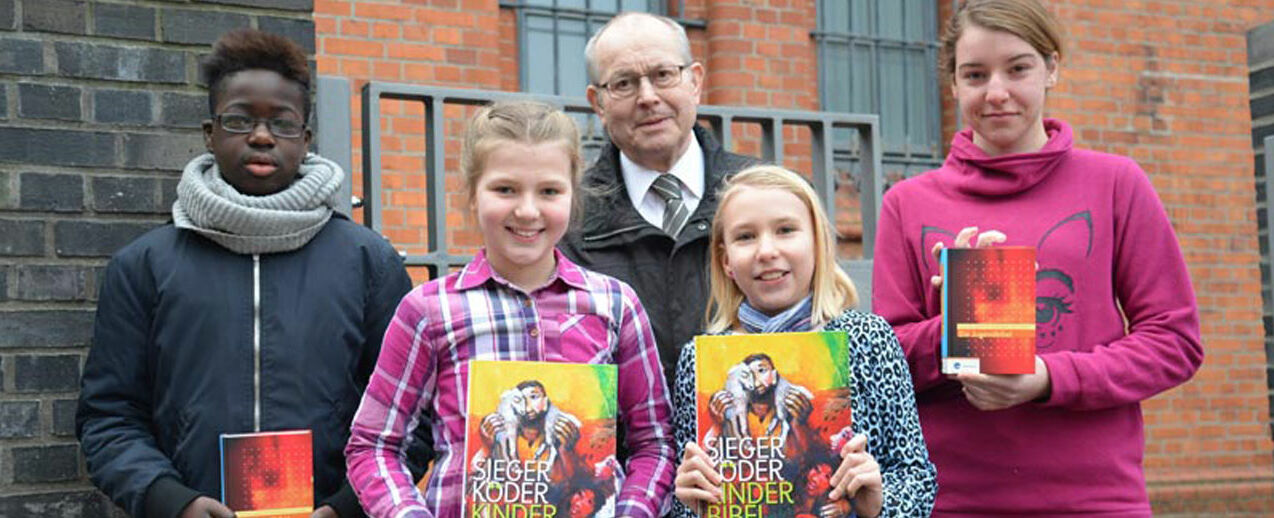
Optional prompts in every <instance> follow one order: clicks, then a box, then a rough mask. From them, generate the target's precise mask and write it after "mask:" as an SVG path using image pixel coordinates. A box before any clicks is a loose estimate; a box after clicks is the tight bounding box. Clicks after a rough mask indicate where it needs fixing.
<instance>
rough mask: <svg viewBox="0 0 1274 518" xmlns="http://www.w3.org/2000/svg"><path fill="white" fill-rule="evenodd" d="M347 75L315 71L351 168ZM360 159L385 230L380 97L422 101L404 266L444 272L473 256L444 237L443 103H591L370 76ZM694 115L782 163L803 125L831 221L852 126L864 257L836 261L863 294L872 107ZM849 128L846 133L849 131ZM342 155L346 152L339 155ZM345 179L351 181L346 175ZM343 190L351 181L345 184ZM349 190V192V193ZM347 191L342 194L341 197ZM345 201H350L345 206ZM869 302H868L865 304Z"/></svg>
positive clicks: (876, 160) (333, 141)
mask: <svg viewBox="0 0 1274 518" xmlns="http://www.w3.org/2000/svg"><path fill="white" fill-rule="evenodd" d="M348 92H349V83H348V81H347V80H345V79H342V78H333V77H320V78H319V87H318V109H317V117H318V127H319V132H318V133H319V139H318V147H319V150H320V152H322V153H323V154H324V156H326V157H327V158H330V159H333V160H335V161H336V162H337V163H340V164H341V165H342V166H344V167H346V170H349V166H350V165H352V164H351V163H350V158H349V157H350V149H349V148H350V141H351V138H350V137H351V134H352V133H351V128H350V124H349V123H350V119H351V117H350V113H349V97H348ZM361 97H362V128H363V138H362V160H363V203H362V207H361V208H362V210H363V224H364V225H366V226H368V227H370V228H371V229H373V230H375V231H377V232H382V230H383V228H382V227H383V225H384V220H383V218H382V216H381V212H382V210H383V203H382V196H381V195H380V193H381V190H382V183H381V153H380V150H381V136H382V130H381V124H380V119H381V106H380V101H381V100H397V101H410V102H419V103H421V104H422V105H423V108H424V114H425V115H424V122H425V135H424V139H425V151H424V153H425V171H424V173H425V185H426V191H427V194H426V200H427V206H426V207H425V210H426V214H427V222H428V223H427V229H426V230H427V232H426V234H427V241H426V247H427V250H428V252H427V253H425V254H408V255H406V256H405V257H404V260H405V262H406V264H407V265H408V266H424V267H427V268H429V271H430V275H431V276H437V275H445V272H447V271H448V270H449V268H450V267H454V266H461V265H463V264H465V263H467V262H468V261H469V260H470V259H471V257H469V256H464V255H455V254H452V253H450V251H449V249H450V246H449V244H448V242H447V227H446V210H447V204H446V195H447V189H446V184H445V173H446V167H445V164H446V158H447V157H446V154H445V146H444V143H445V141H446V139H447V135H446V134H445V133H444V131H445V128H446V125H445V124H444V122H445V120H444V110H443V108H444V106H446V105H464V106H480V105H484V104H487V103H490V102H495V101H505V100H519V99H532V100H536V101H541V102H545V103H548V104H551V105H554V106H558V107H560V108H561V109H562V110H564V111H566V112H567V113H570V114H580V115H591V114H592V113H593V110H592V107H591V106H589V104H588V102H587V101H586V100H585V99H584V98H582V97H566V96H553V95H536V94H527V93H520V92H501V91H489V90H469V89H457V88H440V87H432V86H418V85H410V84H401V83H385V82H370V83H368V84H366V85H365V86H364V87H363V90H362V95H361ZM698 115H699V119H700V121H702V122H707V123H708V125H709V126H710V127H711V129H712V130H713V132H714V133H715V134H716V137H717V140H718V141H719V142H720V143H721V145H722V146H724V147H725V148H726V149H731V148H732V146H731V144H732V143H733V142H734V135H733V126H734V124H735V123H743V124H755V125H757V126H759V127H760V129H761V134H762V137H761V143H760V145H761V157H760V158H761V159H762V160H765V161H767V162H773V163H780V164H781V163H782V162H783V159H784V139H783V130H784V128H787V127H805V128H808V130H809V132H810V137H811V150H812V152H811V156H810V159H811V164H812V165H811V171H810V173H811V175H810V176H811V178H812V179H813V184H814V188H815V190H816V192H818V195H819V199H820V201H821V202H822V203H823V206H824V209H825V210H826V211H827V216H828V218H830V220H831V221H833V222H835V221H836V210H837V209H836V175H837V172H836V168H835V159H836V157H835V156H834V150H835V149H837V148H838V147H839V148H843V147H845V146H843V145H842V146H836V145H834V144H835V143H834V142H833V134H834V133H838V132H834V131H833V130H834V129H839V128H845V129H849V130H853V131H852V132H856V133H857V136H858V139H857V146H856V148H855V149H856V150H857V153H856V155H857V156H856V157H855V159H856V166H857V169H858V173H859V174H858V175H857V176H858V178H857V181H858V188H859V197H860V210H861V217H862V225H863V242H862V245H863V258H862V259H851V260H841V261H840V262H841V265H842V266H843V267H844V268H845V269H846V271H847V272H848V273H849V274H850V277H851V278H853V280H854V282H855V284H857V285H858V290H859V293H861V294H862V298H863V299H864V300H869V299H870V296H869V294H870V293H871V259H872V257H873V245H874V243H875V235H876V232H875V230H876V220H877V217H878V215H879V214H880V201H881V196H882V194H883V193H882V190H883V186H884V181H883V179H882V176H881V175H882V173H881V171H882V169H881V146H880V123H879V120H878V117H877V116H876V115H871V114H849V113H833V112H814V111H797V110H768V109H755V108H745V107H737V106H708V105H702V106H699V110H698ZM852 132H851V133H852ZM342 158H343V159H344V160H343V161H342ZM347 183H348V182H347ZM347 192H348V188H347ZM346 198H347V197H346ZM342 199H345V198H342ZM349 209H350V208H349V207H347V208H346V210H349ZM864 307H866V303H865V304H864Z"/></svg>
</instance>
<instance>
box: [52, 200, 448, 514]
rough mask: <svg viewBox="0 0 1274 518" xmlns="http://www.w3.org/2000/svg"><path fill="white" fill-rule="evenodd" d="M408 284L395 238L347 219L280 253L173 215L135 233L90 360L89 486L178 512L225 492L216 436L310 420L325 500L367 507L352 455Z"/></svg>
mask: <svg viewBox="0 0 1274 518" xmlns="http://www.w3.org/2000/svg"><path fill="white" fill-rule="evenodd" d="M410 288H411V281H410V279H409V278H408V277H407V273H406V271H405V270H404V268H403V261H402V259H401V258H400V257H399V255H398V254H397V252H395V251H394V249H393V247H392V246H390V244H389V243H388V242H386V241H385V239H383V238H381V237H380V236H378V235H376V234H375V233H374V232H372V231H370V230H368V229H366V228H364V227H362V226H359V225H357V224H355V223H353V222H351V221H350V220H349V219H347V218H345V217H343V216H341V215H339V214H334V215H333V217H332V219H331V220H330V221H329V222H328V223H327V224H326V226H325V227H324V228H323V230H321V231H320V232H319V233H318V235H316V236H315V237H314V238H313V239H312V240H311V241H310V242H309V243H307V244H306V245H305V246H303V247H301V248H300V249H298V250H295V251H292V252H285V253H277V254H262V255H243V254H236V253H233V252H230V251H229V250H226V249H225V248H222V247H221V246H219V245H217V244H215V243H213V242H212V241H209V240H207V239H205V238H203V237H201V236H199V235H198V234H196V233H194V232H191V231H188V230H181V229H177V228H176V227H174V226H173V225H171V224H170V225H165V226H163V227H159V228H156V229H154V230H152V231H150V232H148V233H147V234H145V235H143V236H142V237H140V238H138V239H137V240H136V241H134V242H133V243H131V244H129V245H128V246H126V247H124V248H123V249H122V250H120V251H119V252H118V253H117V254H115V257H114V258H112V259H111V262H110V265H109V266H108V267H107V269H106V272H105V275H104V278H103V281H102V286H101V297H100V300H99V302H98V310H97V320H96V325H95V330H94V340H93V346H92V349H91V350H90V351H89V355H88V361H87V363H86V364H85V367H84V378H83V381H82V387H81V395H80V403H79V408H78V411H77V414H76V431H77V434H78V436H79V439H80V442H81V444H82V447H83V450H84V454H85V458H86V460H87V462H88V469H89V475H90V476H91V477H92V479H93V482H94V484H96V485H97V487H99V488H101V489H102V490H103V491H104V492H106V493H107V494H108V495H110V496H111V498H112V499H114V500H115V502H117V503H118V504H120V505H121V506H123V507H124V508H125V509H126V510H127V511H128V512H129V513H130V514H132V515H133V516H135V517H143V516H160V517H165V518H167V517H170V516H176V515H177V514H178V513H179V512H180V510H181V509H182V508H183V507H184V506H185V505H186V504H188V503H189V502H190V501H191V500H193V499H194V498H195V497H197V496H199V495H200V494H203V495H206V496H210V497H213V498H216V499H220V497H221V478H220V477H221V469H220V467H221V466H220V455H219V446H218V437H219V436H220V434H223V433H241V432H252V431H271V430H289V429H310V430H312V432H313V437H314V498H315V499H314V502H315V505H316V506H318V505H323V504H328V505H331V506H332V507H333V508H334V509H335V510H336V511H337V512H338V513H339V514H340V515H341V516H342V518H348V517H350V516H361V515H362V511H361V509H360V508H359V506H358V501H357V499H356V497H355V495H354V494H353V492H352V491H351V490H350V488H349V484H348V482H346V478H345V459H344V456H343V455H342V450H343V449H344V447H345V442H346V440H347V439H348V438H349V423H350V420H351V419H352V417H353V415H354V411H355V410H356V409H357V406H358V403H359V399H360V397H361V395H362V392H363V389H364V388H365V387H366V384H367V379H368V377H369V375H370V374H371V372H372V369H373V368H374V366H375V364H376V358H377V355H378V354H379V352H380V343H381V338H382V337H383V336H384V333H385V326H386V325H388V323H389V321H390V319H391V317H392V316H393V313H394V310H395V308H396V307H397V305H398V301H399V299H401V298H402V296H403V295H404V294H406V293H407V291H408V290H409V289H410ZM417 444H418V447H427V446H426V445H425V444H423V442H422V441H417ZM417 475H419V472H417Z"/></svg>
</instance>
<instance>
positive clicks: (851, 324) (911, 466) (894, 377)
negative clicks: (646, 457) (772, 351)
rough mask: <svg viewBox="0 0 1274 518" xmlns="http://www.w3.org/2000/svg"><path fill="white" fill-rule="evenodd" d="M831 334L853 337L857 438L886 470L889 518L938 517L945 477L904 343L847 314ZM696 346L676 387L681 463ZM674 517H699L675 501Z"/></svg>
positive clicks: (680, 366)
mask: <svg viewBox="0 0 1274 518" xmlns="http://www.w3.org/2000/svg"><path fill="white" fill-rule="evenodd" d="M822 330H823V331H845V332H846V333H847V334H848V335H849V347H850V358H851V361H852V362H853V364H852V365H851V366H850V368H851V369H852V370H853V373H854V378H853V387H852V391H851V393H852V394H853V396H852V397H853V399H852V402H851V405H852V408H853V416H854V424H853V428H854V432H855V433H861V434H866V435H867V451H868V453H871V454H872V455H873V456H874V457H875V458H876V462H877V463H879V464H880V474H881V480H882V482H883V484H882V485H883V488H884V505H883V506H882V507H881V512H880V516H881V517H882V518H894V517H925V516H929V514H930V513H931V512H932V511H933V502H934V496H935V494H936V493H937V489H938V483H937V471H936V470H935V469H934V466H933V463H931V462H929V452H928V450H926V449H925V440H924V435H923V434H922V433H921V431H920V418H919V417H917V415H916V394H915V392H914V391H913V389H912V385H911V373H910V371H908V370H907V361H906V359H905V358H904V356H903V352H902V347H901V346H899V345H898V337H897V336H895V335H894V331H893V329H892V328H890V327H889V323H887V322H885V319H883V318H881V317H879V316H877V315H873V314H870V313H862V312H859V311H855V310H852V309H851V310H847V311H845V312H844V313H842V314H841V315H840V316H838V317H836V318H835V319H833V320H832V321H831V322H828V323H827V325H825V326H823V329H822ZM694 390H695V345H694V342H693V341H691V342H689V343H687V344H685V345H683V346H682V347H681V356H680V358H678V361H677V375H676V378H674V380H673V391H672V406H673V434H674V436H675V438H676V441H677V459H681V457H682V454H683V453H684V451H683V450H684V449H685V444H686V443H687V442H690V441H693V440H695V401H694ZM669 516H673V517H676V518H691V517H694V516H695V514H694V512H693V511H691V510H690V509H689V508H688V507H686V506H684V505H682V503H681V502H680V501H677V500H676V498H675V497H674V498H673V509H672V512H671V514H670V515H669Z"/></svg>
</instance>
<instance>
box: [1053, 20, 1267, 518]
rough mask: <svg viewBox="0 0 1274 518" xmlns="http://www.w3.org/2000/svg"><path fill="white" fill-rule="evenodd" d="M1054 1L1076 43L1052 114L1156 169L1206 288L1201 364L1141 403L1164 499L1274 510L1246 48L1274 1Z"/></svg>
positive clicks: (1193, 268) (1153, 481)
mask: <svg viewBox="0 0 1274 518" xmlns="http://www.w3.org/2000/svg"><path fill="white" fill-rule="evenodd" d="M1258 4H1259V5H1258ZM1053 6H1054V7H1055V9H1056V12H1057V13H1058V14H1059V15H1060V17H1061V18H1062V19H1063V20H1064V22H1065V24H1066V26H1067V29H1068V31H1069V37H1070V42H1069V44H1068V46H1067V50H1068V51H1069V55H1068V56H1066V57H1065V58H1064V59H1063V60H1062V63H1063V65H1062V73H1061V81H1060V83H1059V87H1058V88H1057V90H1056V91H1055V92H1054V93H1053V94H1052V95H1051V98H1050V100H1049V107H1050V110H1049V111H1050V113H1049V114H1050V115H1051V116H1056V117H1061V118H1063V119H1066V120H1068V121H1070V122H1071V123H1072V125H1073V126H1074V130H1075V135H1076V139H1077V141H1078V142H1079V143H1080V145H1083V146H1085V147H1089V148H1094V149H1099V150H1102V151H1108V152H1112V153H1118V154H1122V155H1127V156H1130V157H1132V158H1134V159H1136V160H1137V162H1138V163H1139V164H1141V166H1142V167H1143V168H1144V169H1145V170H1146V172H1147V173H1148V174H1149V175H1150V178H1151V181H1152V182H1153V183H1154V185H1155V189H1156V190H1157V191H1158V192H1159V196H1160V198H1161V199H1162V200H1163V203H1164V206H1165V207H1166V208H1167V210H1168V214H1169V217H1170V218H1171V219H1172V221H1173V227H1174V228H1175V229H1176V232H1177V236H1178V239H1179V241H1180V243H1181V246H1182V249H1183V251H1184V252H1185V256H1186V261H1187V262H1188V263H1189V266H1190V273H1191V277H1192V279H1193V281H1194V287H1195V291H1196V294H1197V297H1198V302H1199V310H1200V316H1201V317H1202V330H1203V337H1204V346H1205V348H1206V350H1207V355H1208V356H1207V359H1206V361H1205V363H1204V367H1203V368H1202V369H1201V370H1200V371H1199V373H1198V375H1196V377H1195V379H1194V380H1193V381H1191V382H1190V383H1188V384H1186V385H1185V386H1183V387H1181V388H1178V389H1176V390H1172V391H1170V392H1168V393H1167V394H1164V395H1162V396H1159V397H1157V398H1154V399H1152V400H1151V401H1149V402H1147V403H1146V404H1145V405H1144V411H1145V420H1146V460H1145V464H1146V475H1147V478H1148V479H1149V483H1150V485H1151V487H1152V490H1153V494H1154V495H1155V496H1156V503H1157V504H1158V506H1157V509H1158V510H1160V511H1161V512H1170V511H1174V510H1194V509H1195V508H1194V507H1193V505H1194V502H1198V501H1209V502H1210V503H1209V504H1208V506H1207V507H1205V508H1203V509H1198V510H1201V511H1202V510H1209V511H1215V510H1220V509H1235V510H1238V509H1243V510H1257V509H1260V510H1264V511H1271V510H1274V504H1271V500H1272V499H1274V483H1271V460H1272V459H1274V454H1272V453H1271V442H1270V431H1269V427H1268V422H1269V408H1268V400H1267V399H1266V398H1264V397H1261V396H1262V395H1263V394H1262V393H1263V389H1264V388H1265V373H1264V368H1263V365H1262V363H1263V357H1264V354H1262V350H1263V343H1262V323H1261V318H1260V311H1261V305H1260V301H1261V296H1260V272H1259V270H1258V265H1259V260H1260V255H1259V254H1260V252H1259V250H1258V247H1257V240H1256V211H1255V209H1254V203H1255V201H1254V200H1255V193H1254V191H1253V172H1252V154H1251V134H1250V131H1251V118H1250V115H1249V111H1248V101H1247V99H1248V80H1247V65H1246V64H1247V55H1246V51H1245V49H1246V40H1245V32H1246V30H1247V29H1250V28H1252V27H1254V26H1256V25H1259V24H1261V23H1264V22H1267V21H1269V19H1270V18H1271V16H1274V11H1272V10H1271V9H1270V7H1271V6H1274V3H1271V2H1243V1H1209V2H1139V3H1138V5H1135V6H1134V5H1129V4H1128V3H1126V2H1084V3H1083V5H1080V3H1078V2H1054V3H1053ZM1200 481H1213V482H1216V483H1217V485H1208V486H1204V485H1201V484H1198V482H1200Z"/></svg>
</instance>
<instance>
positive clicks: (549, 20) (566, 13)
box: [513, 0, 652, 96]
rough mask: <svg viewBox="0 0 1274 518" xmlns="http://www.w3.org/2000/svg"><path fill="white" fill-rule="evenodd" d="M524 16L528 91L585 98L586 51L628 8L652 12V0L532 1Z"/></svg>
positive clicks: (524, 76) (523, 63)
mask: <svg viewBox="0 0 1274 518" xmlns="http://www.w3.org/2000/svg"><path fill="white" fill-rule="evenodd" d="M520 5H525V6H527V7H521V6H515V7H513V9H515V10H517V11H520V14H521V17H520V20H521V23H522V25H523V26H522V27H519V29H520V30H521V31H522V38H521V40H520V42H521V44H522V45H523V48H521V49H520V54H521V60H520V67H521V75H522V91H524V92H531V93H539V94H550V95H576V96H582V95H584V88H585V86H587V84H588V69H587V65H586V63H585V62H584V46H585V45H586V44H587V43H588V38H589V37H590V36H592V35H593V33H594V32H596V31H597V29H599V28H601V26H602V25H605V24H606V22H607V21H608V20H610V19H611V17H612V16H614V14H615V13H616V12H618V11H617V9H619V8H622V9H624V10H631V11H647V12H651V11H652V10H651V9H650V8H649V2H648V1H647V0H557V1H556V3H555V2H554V0H526V1H524V2H523V3H522V4H520Z"/></svg>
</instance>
